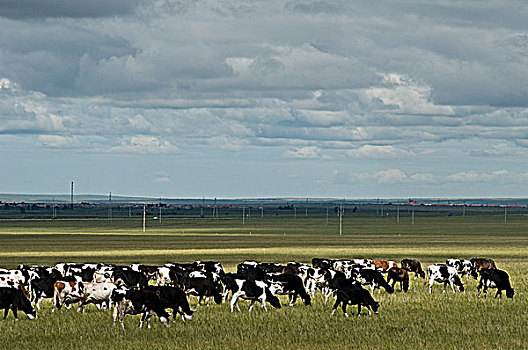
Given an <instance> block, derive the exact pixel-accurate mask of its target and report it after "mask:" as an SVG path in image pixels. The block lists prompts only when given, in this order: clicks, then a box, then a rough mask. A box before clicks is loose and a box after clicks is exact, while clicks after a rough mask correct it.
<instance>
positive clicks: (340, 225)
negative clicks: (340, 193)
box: [339, 204, 344, 236]
mask: <svg viewBox="0 0 528 350" xmlns="http://www.w3.org/2000/svg"><path fill="white" fill-rule="evenodd" d="M343 210H344V209H343V204H341V207H340V208H339V235H340V236H342V235H343Z"/></svg>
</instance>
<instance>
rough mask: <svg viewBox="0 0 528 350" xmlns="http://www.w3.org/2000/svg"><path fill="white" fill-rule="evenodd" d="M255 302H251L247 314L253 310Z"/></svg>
mask: <svg viewBox="0 0 528 350" xmlns="http://www.w3.org/2000/svg"><path fill="white" fill-rule="evenodd" d="M255 302H256V300H254V299H253V300H251V305H249V312H251V310H253V306H255Z"/></svg>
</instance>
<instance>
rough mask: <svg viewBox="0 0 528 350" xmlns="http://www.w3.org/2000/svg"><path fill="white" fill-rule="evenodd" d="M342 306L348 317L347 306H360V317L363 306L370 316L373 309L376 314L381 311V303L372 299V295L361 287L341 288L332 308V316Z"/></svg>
mask: <svg viewBox="0 0 528 350" xmlns="http://www.w3.org/2000/svg"><path fill="white" fill-rule="evenodd" d="M340 304H341V305H342V308H343V313H344V314H345V316H346V317H348V313H347V310H346V308H347V305H357V306H358V316H360V315H361V306H365V307H366V308H367V309H368V312H369V315H370V314H371V311H370V310H371V309H372V311H374V313H376V314H377V313H378V311H379V303H378V302H377V301H376V300H374V298H372V296H371V295H370V293H369V292H368V291H367V290H366V289H364V288H363V287H360V286H352V287H346V288H340V289H338V291H337V297H336V302H335V304H334V307H333V308H332V315H333V314H334V313H335V310H336V309H337V307H338V306H339V305H340Z"/></svg>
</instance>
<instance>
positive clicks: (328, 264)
mask: <svg viewBox="0 0 528 350" xmlns="http://www.w3.org/2000/svg"><path fill="white" fill-rule="evenodd" d="M332 263H333V260H330V259H324V258H313V259H312V267H320V268H322V269H325V270H328V269H331V268H332Z"/></svg>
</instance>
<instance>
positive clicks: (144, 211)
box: [143, 204, 147, 233]
mask: <svg viewBox="0 0 528 350" xmlns="http://www.w3.org/2000/svg"><path fill="white" fill-rule="evenodd" d="M146 223H147V206H146V205H145V204H143V233H145V228H146Z"/></svg>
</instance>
